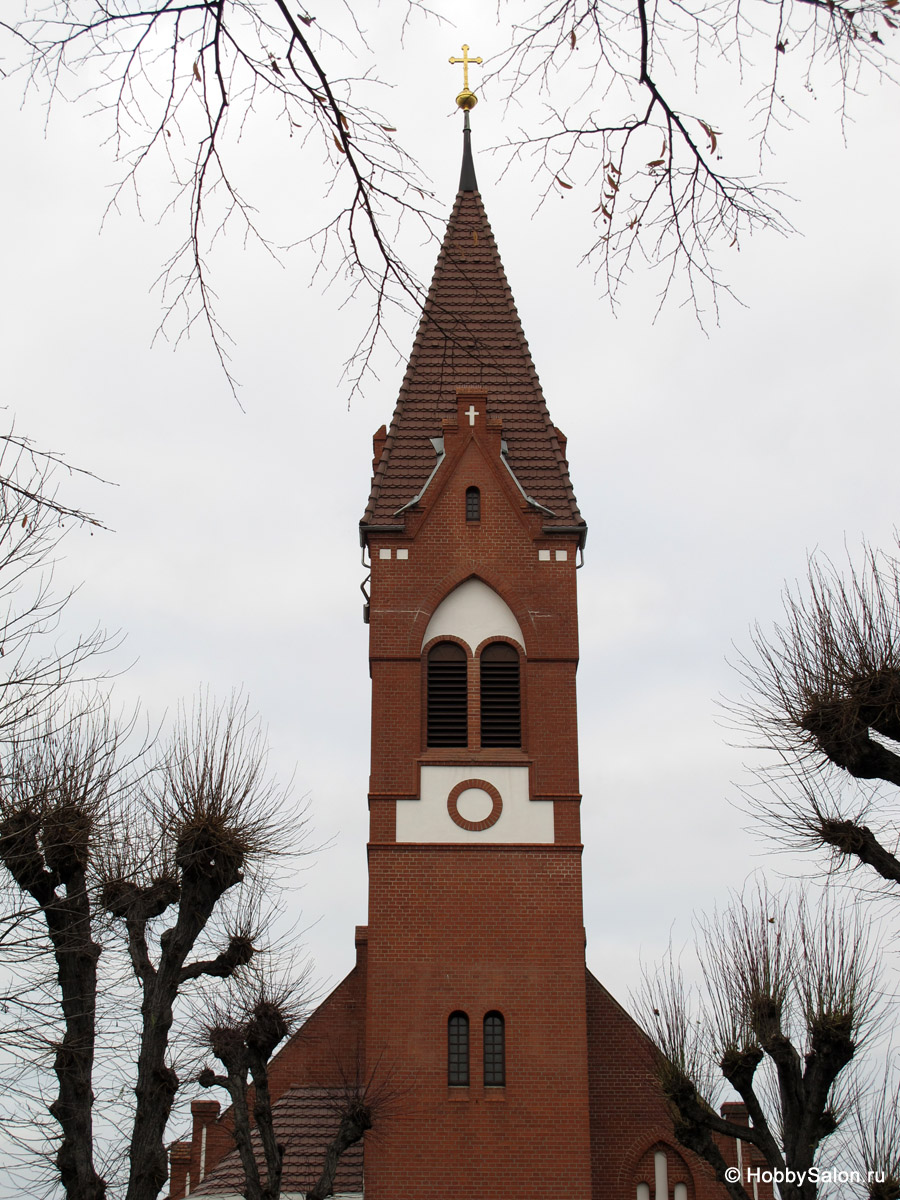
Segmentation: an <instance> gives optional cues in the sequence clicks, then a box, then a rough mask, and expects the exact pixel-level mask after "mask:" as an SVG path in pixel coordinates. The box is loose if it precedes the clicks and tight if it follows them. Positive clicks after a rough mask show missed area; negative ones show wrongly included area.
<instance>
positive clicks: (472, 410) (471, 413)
mask: <svg viewBox="0 0 900 1200" xmlns="http://www.w3.org/2000/svg"><path fill="white" fill-rule="evenodd" d="M463 416H464V417H468V418H469V424H470V425H474V424H475V418H476V417H477V416H478V409H477V408H476V407H475V405H474V404H470V405H469V407H468V408H467V409H466V411H465V412H464V413H463Z"/></svg>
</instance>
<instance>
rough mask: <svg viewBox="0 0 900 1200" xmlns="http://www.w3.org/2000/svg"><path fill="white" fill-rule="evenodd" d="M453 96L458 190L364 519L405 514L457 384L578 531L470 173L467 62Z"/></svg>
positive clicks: (561, 444)
mask: <svg viewBox="0 0 900 1200" xmlns="http://www.w3.org/2000/svg"><path fill="white" fill-rule="evenodd" d="M468 49H469V47H468V46H463V57H462V58H461V59H451V60H450V61H451V63H457V62H458V63H462V65H463V70H464V71H465V72H466V74H465V77H464V81H463V90H462V92H460V94H459V96H457V99H456V102H457V104H458V105H459V107H460V108H461V109H462V110H463V112H464V113H465V120H464V123H463V157H462V169H461V171H460V177H459V192H458V193H457V196H456V203H455V204H454V206H453V211H452V213H451V214H450V219H449V221H448V222H447V231H446V233H445V235H444V242H443V245H442V246H441V252H440V254H439V255H438V260H437V265H436V266H435V270H434V276H433V278H432V281H431V287H430V288H429V291H428V298H427V300H426V301H425V306H424V309H423V312H422V319H421V321H420V323H419V329H418V332H417V333H416V339H415V343H414V344H413V349H412V354H411V355H410V359H409V364H408V365H407V368H406V376H405V378H404V380H403V384H402V386H401V388H400V396H399V399H398V401H397V407H396V409H395V411H394V416H393V419H392V421H391V424H390V428H389V429H388V431H387V434H386V436H385V437H384V438H383V445H382V444H381V442H379V448H380V451H381V452H380V454H379V455H378V460H377V462H376V465H375V478H374V480H373V484H372V492H371V494H370V496H369V503H368V506H367V508H366V514H365V516H364V518H363V521H362V525H363V527H365V526H367V525H368V526H372V525H378V526H382V527H387V526H391V527H393V526H394V524H395V523H396V522H397V521H398V520H400V521H402V520H403V519H405V518H404V517H403V516H401V514H404V513H406V512H407V511H408V510H409V509H410V508H411V507H413V506H414V502H415V500H416V497H417V496H418V495H419V494H420V492H421V491H422V488H423V486H424V484H425V483H426V481H427V479H428V478H429V476H430V474H431V473H432V472H433V470H434V467H435V457H434V456H435V447H434V439H435V438H439V437H440V436H441V429H442V420H443V419H444V418H453V417H455V415H456V411H457V389H460V388H462V389H466V388H475V389H478V390H479V391H484V392H486V393H487V412H488V415H489V416H490V417H492V418H500V420H502V422H503V425H502V429H503V440H504V443H505V449H504V454H505V455H506V462H507V466H508V467H509V468H510V469H511V471H512V472H513V476H514V478H515V479H516V481H517V482H518V485H519V487H520V488H521V489H522V490H523V494H524V495H525V496H526V499H527V500H528V501H529V502H530V503H531V504H533V505H534V506H535V507H536V509H537V510H540V511H541V512H543V513H544V514H546V515H547V516H548V517H549V521H546V523H545V528H546V527H547V525H549V526H553V527H555V528H560V529H566V530H571V529H573V528H576V527H577V528H579V529H584V528H586V527H585V526H584V521H583V518H582V517H581V515H580V513H579V511H578V506H577V504H576V501H575V496H574V493H573V491H572V484H571V482H570V481H569V468H568V463H567V461H566V457H565V439H564V438H563V437H562V435H561V434H560V433H559V430H557V429H556V428H555V427H554V425H553V424H552V422H551V421H550V414H549V413H548V412H547V406H546V404H545V403H544V397H543V394H542V392H541V385H540V382H539V380H538V377H537V372H536V371H535V369H534V364H533V362H532V361H531V354H530V352H529V349H528V343H527V342H526V340H525V334H524V333H523V331H522V325H521V322H520V321H519V314H518V313H517V312H516V306H515V302H514V300H513V296H512V292H511V290H510V286H509V284H508V283H507V280H506V274H505V272H504V270H503V264H502V263H501V262H500V255H499V254H498V252H497V246H496V243H495V242H494V235H493V233H492V231H491V227H490V225H489V224H488V219H487V215H486V214H485V211H484V205H483V204H482V201H481V196H480V194H479V192H478V184H477V183H476V180H475V163H474V160H473V158H472V141H471V139H472V130H471V126H470V123H469V112H470V111H471V109H472V108H474V107H475V105H476V104H477V103H478V101H477V98H476V96H475V94H474V93H473V92H471V91H470V90H469V87H468V64H469V63H470V62H478V61H480V60H479V59H470V58H469V57H468Z"/></svg>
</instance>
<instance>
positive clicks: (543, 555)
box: [538, 550, 550, 562]
mask: <svg viewBox="0 0 900 1200" xmlns="http://www.w3.org/2000/svg"><path fill="white" fill-rule="evenodd" d="M538 559H539V561H540V562H549V561H550V551H549V550H538Z"/></svg>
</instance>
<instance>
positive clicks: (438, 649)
mask: <svg viewBox="0 0 900 1200" xmlns="http://www.w3.org/2000/svg"><path fill="white" fill-rule="evenodd" d="M467 672H468V658H467V656H466V652H465V650H463V648H462V646H457V644H456V643H455V642H438V644H437V645H436V646H434V647H432V649H431V650H429V651H428V745H429V746H467V745H468V744H469V706H468V681H467Z"/></svg>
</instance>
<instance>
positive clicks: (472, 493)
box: [466, 487, 481, 521]
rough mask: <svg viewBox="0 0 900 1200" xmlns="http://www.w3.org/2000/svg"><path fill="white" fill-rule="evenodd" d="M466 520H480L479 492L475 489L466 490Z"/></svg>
mask: <svg viewBox="0 0 900 1200" xmlns="http://www.w3.org/2000/svg"><path fill="white" fill-rule="evenodd" d="M466 520H467V521H480V520H481V492H479V490H478V488H477V487H470V488H466Z"/></svg>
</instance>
